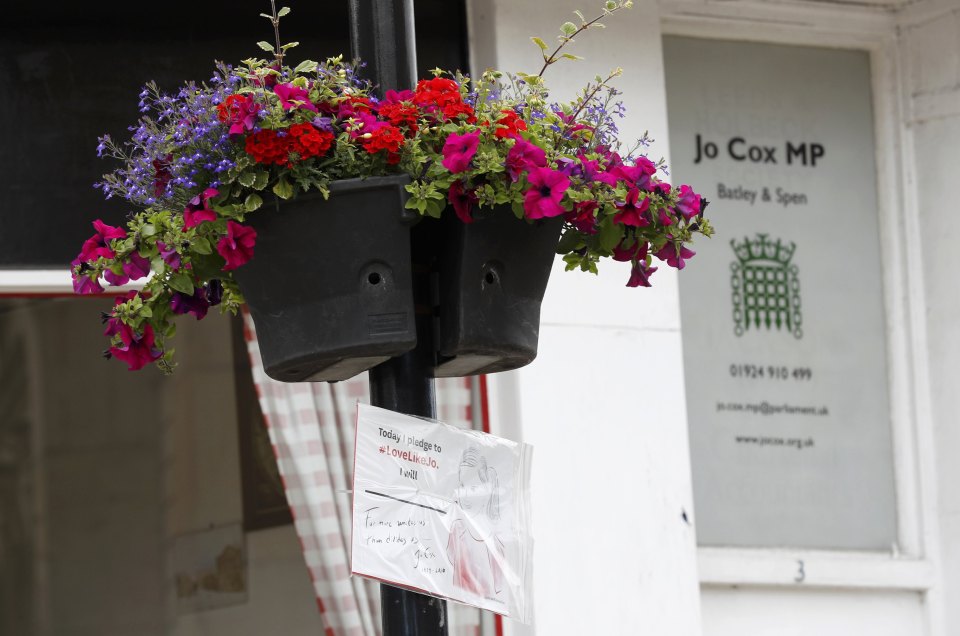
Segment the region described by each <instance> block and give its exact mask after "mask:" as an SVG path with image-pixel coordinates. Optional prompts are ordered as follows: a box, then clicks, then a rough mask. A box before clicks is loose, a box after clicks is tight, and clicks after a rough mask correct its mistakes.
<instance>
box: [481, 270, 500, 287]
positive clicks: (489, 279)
mask: <svg viewBox="0 0 960 636" xmlns="http://www.w3.org/2000/svg"><path fill="white" fill-rule="evenodd" d="M483 280H485V281H486V283H487V285H494V284H496V282H497V273H496V272H495V271H493V270H487V273H486V274H484V275H483Z"/></svg>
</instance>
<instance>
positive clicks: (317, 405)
mask: <svg viewBox="0 0 960 636" xmlns="http://www.w3.org/2000/svg"><path fill="white" fill-rule="evenodd" d="M244 334H245V336H246V340H247V350H248V352H249V354H250V363H251V367H252V369H253V380H254V384H255V385H256V387H257V395H258V397H259V400H260V408H261V409H262V411H263V414H264V418H265V419H266V423H267V429H268V431H269V434H270V442H271V443H272V444H273V450H274V453H275V455H276V457H277V465H278V467H279V469H280V476H281V477H282V478H283V483H284V490H285V491H286V495H287V503H288V504H289V506H290V511H291V513H292V514H293V519H294V525H295V526H296V530H297V535H298V536H299V537H300V544H301V548H302V549H303V557H304V560H305V561H306V565H307V569H308V570H309V572H310V578H311V580H312V581H313V587H314V593H315V594H316V597H317V605H318V606H319V608H320V612H321V615H322V617H323V622H324V626H325V628H326V636H379V635H380V633H381V627H380V590H379V584H378V583H375V582H371V581H368V580H365V579H361V578H360V577H352V576H351V575H350V527H351V516H350V515H351V510H350V505H351V498H350V495H349V490H350V488H351V487H352V484H353V445H354V434H355V426H356V423H355V414H356V404H357V401H358V400H359V401H361V402H369V390H368V386H367V374H366V373H363V374H361V375H359V376H357V377H355V378H352V379H350V380H346V381H344V382H337V383H335V384H328V383H326V382H318V383H309V382H301V383H293V384H289V383H283V382H277V381H275V380H272V379H270V378H269V377H267V375H266V373H265V372H264V370H263V365H262V364H261V360H260V349H259V347H258V346H257V338H256V332H255V330H254V327H253V321H252V319H251V318H250V316H249V315H248V314H245V315H244ZM437 413H438V417H439V419H440V420H442V421H444V422H446V423H447V424H451V425H454V426H462V427H464V428H470V427H471V426H472V423H473V415H474V414H473V413H472V409H471V391H470V380H469V378H453V379H448V380H438V381H437ZM447 610H448V616H447V620H448V621H449V631H450V636H479V634H480V627H479V621H480V616H479V610H476V609H473V608H470V607H465V606H462V605H458V604H456V603H453V602H450V603H447Z"/></svg>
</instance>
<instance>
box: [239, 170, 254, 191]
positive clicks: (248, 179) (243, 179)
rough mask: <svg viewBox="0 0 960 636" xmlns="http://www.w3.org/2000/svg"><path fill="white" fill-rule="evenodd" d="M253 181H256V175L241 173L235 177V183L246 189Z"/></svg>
mask: <svg viewBox="0 0 960 636" xmlns="http://www.w3.org/2000/svg"><path fill="white" fill-rule="evenodd" d="M254 179H256V175H255V174H254V173H253V172H241V173H240V174H238V175H237V181H239V182H240V184H241V185H243V186H245V187H247V188H249V187H251V186H252V185H253V181H254Z"/></svg>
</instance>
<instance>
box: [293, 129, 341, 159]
mask: <svg viewBox="0 0 960 636" xmlns="http://www.w3.org/2000/svg"><path fill="white" fill-rule="evenodd" d="M288 133H289V135H290V136H289V138H288V139H289V151H290V152H295V153H297V154H298V155H299V156H300V159H301V160H303V159H310V158H312V157H321V156H323V155H325V154H327V151H328V150H329V149H330V146H331V145H332V144H333V133H330V132H327V131H326V130H317V128H315V127H314V126H313V124H294V125H293V126H290V129H289V130H288Z"/></svg>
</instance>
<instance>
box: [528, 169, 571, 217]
mask: <svg viewBox="0 0 960 636" xmlns="http://www.w3.org/2000/svg"><path fill="white" fill-rule="evenodd" d="M527 181H529V182H530V185H531V188H530V189H529V190H527V191H526V192H524V193H523V211H524V213H525V214H526V216H527V218H528V219H543V218H549V217H554V216H559V215H561V214H563V213H564V212H565V210H564V209H563V206H561V205H560V201H561V200H562V199H563V195H564V194H565V193H566V191H567V188H569V187H570V179H568V178H567V175H565V174H563V173H562V172H559V171H557V170H552V169H550V168H534V169H533V170H531V171H530V172H529V174H527Z"/></svg>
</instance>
